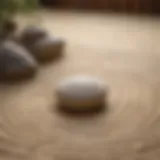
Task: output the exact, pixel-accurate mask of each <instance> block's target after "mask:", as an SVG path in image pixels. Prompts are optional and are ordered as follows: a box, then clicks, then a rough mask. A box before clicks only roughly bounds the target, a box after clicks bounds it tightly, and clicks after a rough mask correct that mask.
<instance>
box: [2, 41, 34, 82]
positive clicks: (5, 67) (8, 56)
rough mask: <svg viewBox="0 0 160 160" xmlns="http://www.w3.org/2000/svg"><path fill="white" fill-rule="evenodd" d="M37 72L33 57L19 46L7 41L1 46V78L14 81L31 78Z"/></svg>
mask: <svg viewBox="0 0 160 160" xmlns="http://www.w3.org/2000/svg"><path fill="white" fill-rule="evenodd" d="M36 71H37V63H36V61H35V60H34V59H33V57H32V56H31V55H30V54H29V53H28V52H27V51H26V50H25V49H24V48H22V47H21V46H19V45H18V44H16V43H14V42H11V41H7V42H4V43H3V44H1V46H0V78H1V80H13V79H21V78H25V77H30V76H33V75H34V74H35V72H36Z"/></svg>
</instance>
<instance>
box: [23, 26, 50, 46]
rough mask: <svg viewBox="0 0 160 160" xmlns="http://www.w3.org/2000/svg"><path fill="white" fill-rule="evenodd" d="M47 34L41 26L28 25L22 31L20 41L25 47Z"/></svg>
mask: <svg viewBox="0 0 160 160" xmlns="http://www.w3.org/2000/svg"><path fill="white" fill-rule="evenodd" d="M47 36H48V34H47V32H46V31H45V30H43V29H42V28H38V27H36V26H28V27H26V28H25V29H24V30H23V31H22V34H21V36H20V41H21V43H22V44H24V45H25V46H26V47H29V46H30V45H32V44H33V43H35V42H37V40H39V39H42V38H44V37H47Z"/></svg>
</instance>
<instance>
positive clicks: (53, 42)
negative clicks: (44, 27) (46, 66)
mask: <svg viewBox="0 0 160 160" xmlns="http://www.w3.org/2000/svg"><path fill="white" fill-rule="evenodd" d="M64 45H65V42H64V41H63V40H62V39H58V38H50V37H46V38H42V39H40V40H38V41H37V42H35V43H34V44H33V45H32V46H31V47H30V48H29V50H30V51H31V53H32V54H33V55H34V56H35V57H36V59H38V60H39V61H42V62H43V61H48V60H52V59H55V58H58V57H60V56H61V55H62V53H63V49H64Z"/></svg>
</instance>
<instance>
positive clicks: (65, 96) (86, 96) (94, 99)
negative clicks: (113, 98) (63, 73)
mask: <svg viewBox="0 0 160 160" xmlns="http://www.w3.org/2000/svg"><path fill="white" fill-rule="evenodd" d="M57 98H58V103H59V105H60V107H62V108H64V109H67V110H69V111H92V110H95V109H100V108H101V107H102V105H104V102H105V85H104V84H103V82H101V81H100V80H99V79H97V78H94V77H90V76H75V77H71V78H68V79H66V80H64V81H62V82H61V83H60V84H59V86H58V88H57Z"/></svg>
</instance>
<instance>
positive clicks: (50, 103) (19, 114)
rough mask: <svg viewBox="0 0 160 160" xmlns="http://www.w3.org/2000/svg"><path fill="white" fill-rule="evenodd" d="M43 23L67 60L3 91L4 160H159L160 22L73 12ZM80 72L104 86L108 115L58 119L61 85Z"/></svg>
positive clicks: (45, 17) (50, 15)
mask: <svg viewBox="0 0 160 160" xmlns="http://www.w3.org/2000/svg"><path fill="white" fill-rule="evenodd" d="M38 16H39V17H40V20H41V23H40V24H41V25H42V26H43V27H44V28H45V29H46V30H47V31H49V33H50V35H55V36H61V37H62V38H64V39H65V40H66V41H67V46H66V51H65V56H64V57H63V58H61V59H59V60H58V61H55V62H53V63H51V64H49V65H44V66H41V67H40V70H39V73H38V75H37V77H36V78H35V79H33V80H32V81H28V82H21V83H19V84H14V85H13V84H12V85H1V86H0V160H159V159H160V43H159V42H160V21H159V20H158V19H157V18H150V17H137V16H131V15H130V16H127V15H116V14H100V13H99V14H98V13H81V12H71V11H70V12H69V11H52V12H46V11H44V12H41V13H39V14H38ZM25 20H26V19H25V18H23V19H21V23H24V21H25ZM26 22H27V21H26ZM26 22H25V23H26ZM79 73H80V74H81V73H85V74H89V75H92V76H97V77H98V78H101V79H102V80H104V81H105V83H106V85H107V86H108V87H109V89H110V90H109V96H108V99H107V98H106V101H107V102H108V105H107V106H106V107H107V108H108V109H107V110H106V111H104V112H102V113H98V114H94V115H87V116H73V115H66V114H61V113H59V112H57V110H56V105H55V99H56V97H55V94H54V91H55V88H56V86H57V83H59V82H60V81H61V80H62V79H64V78H65V77H67V76H71V75H74V74H79Z"/></svg>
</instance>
